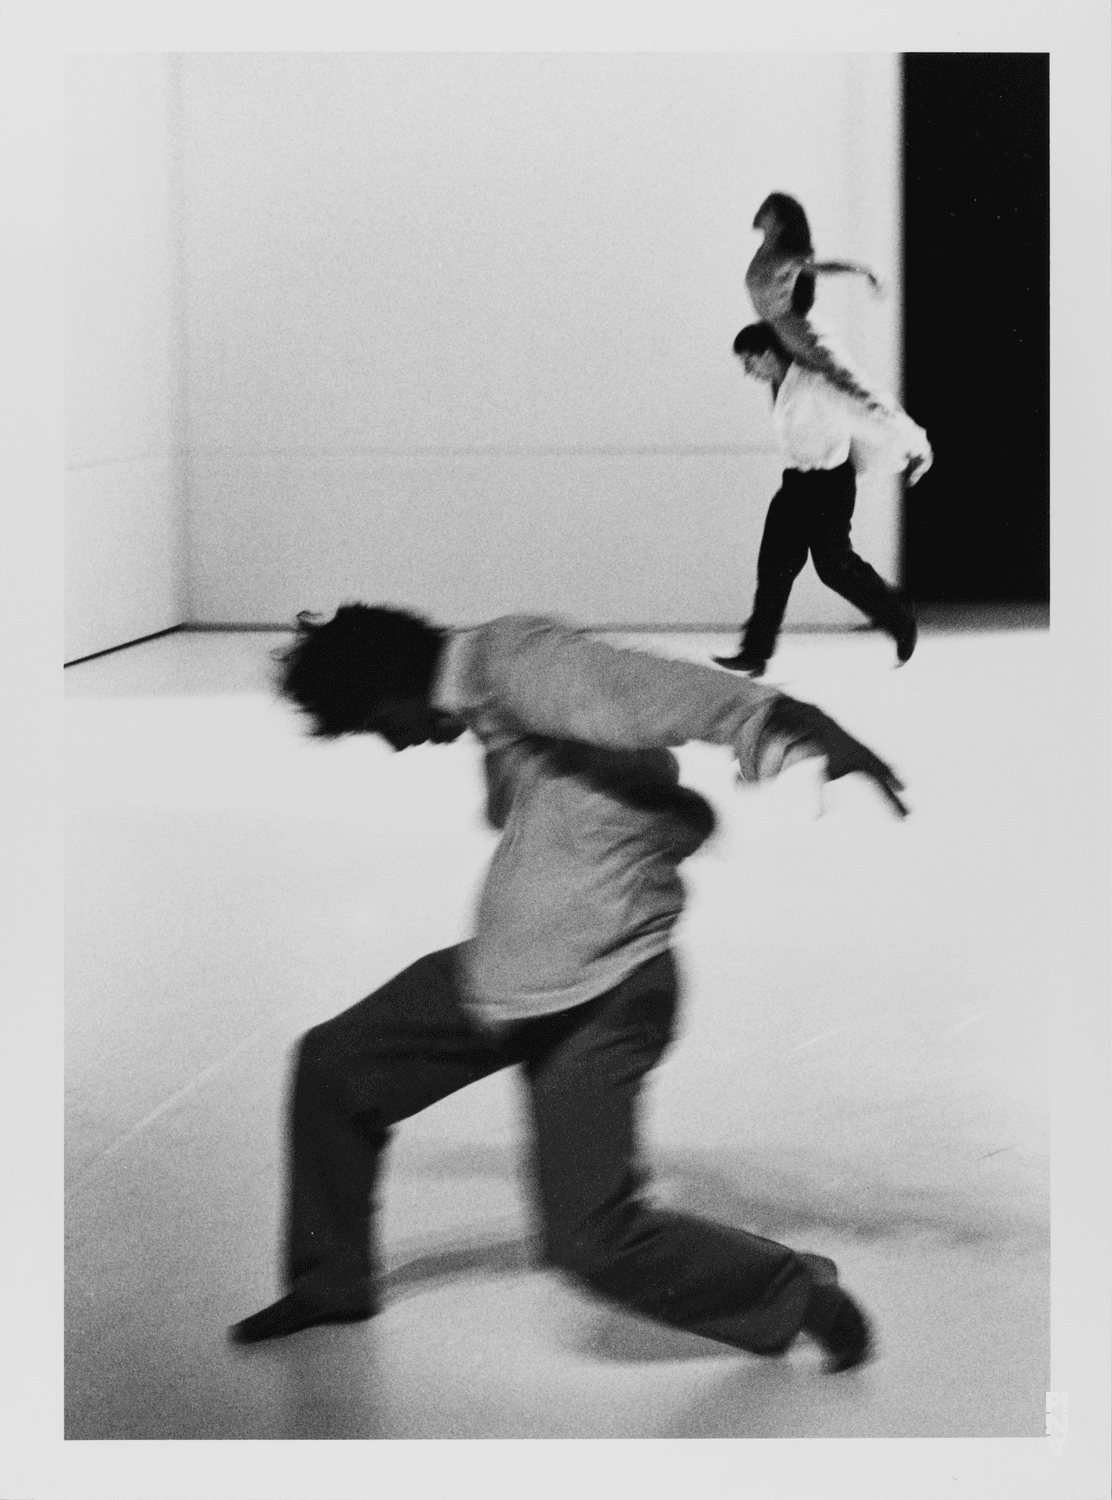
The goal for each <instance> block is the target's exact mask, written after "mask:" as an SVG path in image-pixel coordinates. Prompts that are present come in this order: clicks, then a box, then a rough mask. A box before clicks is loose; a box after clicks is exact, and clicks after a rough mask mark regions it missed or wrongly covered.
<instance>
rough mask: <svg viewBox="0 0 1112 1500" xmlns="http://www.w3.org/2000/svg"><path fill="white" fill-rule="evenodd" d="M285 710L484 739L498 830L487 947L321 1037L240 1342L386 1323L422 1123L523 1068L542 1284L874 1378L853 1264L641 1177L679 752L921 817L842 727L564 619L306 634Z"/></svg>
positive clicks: (679, 893) (353, 617)
mask: <svg viewBox="0 0 1112 1500" xmlns="http://www.w3.org/2000/svg"><path fill="white" fill-rule="evenodd" d="M280 686H281V691H282V692H283V693H284V695H285V696H286V697H287V698H288V699H290V700H291V701H292V702H293V703H295V704H296V705H297V706H298V707H299V708H300V709H301V710H302V711H303V712H304V714H305V715H306V716H307V718H308V723H309V727H310V729H311V732H312V733H313V734H315V735H318V736H322V737H325V738H336V737H338V736H341V735H350V734H378V735H381V736H382V737H383V738H384V739H385V740H386V741H387V742H388V743H389V744H390V745H392V746H393V747H394V749H395V750H404V749H405V748H407V747H409V746H413V745H419V744H424V743H427V742H430V741H431V742H433V743H448V742H450V741H452V740H455V739H456V738H458V737H459V735H460V734H462V733H463V731H464V730H465V729H470V730H471V731H472V733H473V734H474V735H475V736H476V737H477V738H478V740H479V741H480V743H481V744H482V746H483V749H484V751H485V775H486V788H487V814H488V817H489V819H490V822H491V823H492V824H493V825H494V827H496V828H498V829H500V830H501V831H502V837H501V840H500V842H499V844H498V846H497V849H496V851H495V854H494V856H493V859H492V862H491V865H490V868H489V871H488V874H487V876H486V880H485V882H484V885H483V888H482V892H481V895H480V898H479V902H478V911H477V916H476V922H475V928H474V936H473V937H472V938H471V939H470V941H468V942H464V943H461V944H459V945H457V946H454V947H451V948H447V949H444V950H443V951H441V952H437V953H431V954H429V955H427V956H426V957H424V958H421V959H419V960H418V961H417V962H416V963H415V964H413V965H412V966H411V967H409V968H407V969H405V970H404V971H403V972H402V973H401V974H399V975H397V976H396V978H394V979H392V980H390V981H389V982H388V983H387V984H385V985H384V986H383V987H382V988H381V989H379V990H377V991H376V992H375V993H374V994H372V995H370V996H369V997H368V998H367V999H365V1000H362V1001H360V1002H359V1004H357V1005H355V1006H354V1007H352V1008H351V1009H350V1010H347V1011H345V1012H343V1013H342V1014H340V1015H338V1016H336V1017H335V1018H334V1019H332V1020H329V1021H326V1022H324V1023H323V1024H322V1025H319V1026H314V1027H313V1028H312V1029H311V1030H310V1031H309V1032H307V1033H306V1035H305V1036H304V1037H303V1038H302V1040H301V1042H300V1045H299V1047H298V1050H297V1057H296V1066H295V1070H294V1081H293V1093H292V1102H291V1113H290V1119H289V1128H290V1158H289V1163H290V1165H289V1193H288V1201H287V1212H286V1235H285V1253H284V1268H283V1270H284V1280H285V1284H286V1291H285V1295H284V1296H282V1297H281V1298H280V1299H279V1300H278V1301H277V1302H275V1303H273V1304H272V1305H270V1306H269V1307H266V1308H264V1309H262V1311H260V1312H258V1313H256V1314H254V1315H253V1316H251V1317H248V1318H246V1319H244V1320H243V1322H241V1323H237V1324H236V1325H235V1326H234V1328H233V1329H232V1330H231V1336H232V1338H233V1340H234V1341H235V1342H237V1343H241V1344H250V1343H257V1342H259V1341H261V1340H265V1339H271V1338H280V1337H283V1336H285V1335H287V1334H292V1333H296V1332H297V1331H298V1330H299V1329H302V1328H307V1327H309V1326H311V1325H313V1324H316V1323H329V1322H351V1321H357V1320H361V1319H364V1318H369V1317H371V1316H372V1315H373V1314H374V1313H375V1312H376V1311H377V1310H378V1301H377V1285H376V1281H377V1276H376V1258H375V1247H374V1236H373V1223H372V1212H373V1208H374V1205H375V1201H376V1194H377V1191H378V1177H379V1169H380V1163H381V1157H382V1153H383V1150H384V1148H385V1146H386V1144H387V1141H388V1139H389V1137H390V1135H391V1132H392V1131H393V1129H394V1127H395V1126H396V1125H397V1124H398V1122H399V1121H401V1120H404V1119H407V1118H408V1117H409V1116H411V1115H414V1114H416V1113H418V1112H419V1111H420V1110H423V1109H426V1108H428V1106H429V1105H431V1104H435V1103H436V1102H437V1100H439V1099H443V1098H445V1097H446V1096H447V1095H449V1094H451V1093H453V1092H454V1091H455V1090H457V1089H460V1088H463V1087H465V1086H466V1085H467V1084H469V1083H474V1082H475V1081H476V1080H478V1079H480V1078H484V1077H486V1076H487V1075H489V1074H491V1073H493V1072H495V1071H497V1070H499V1069H501V1068H505V1067H509V1066H519V1067H520V1068H522V1070H523V1072H524V1075H525V1081H526V1084H527V1087H528V1092H529V1101H530V1106H531V1119H532V1143H531V1151H530V1165H531V1179H532V1186H533V1190H534V1197H535V1205H536V1210H537V1215H538V1219H539V1226H540V1231H541V1236H540V1238H541V1246H542V1254H543V1260H544V1263H545V1264H547V1265H548V1266H550V1267H553V1268H556V1269H559V1270H560V1271H562V1272H564V1273H566V1274H568V1275H570V1276H571V1277H573V1278H574V1279H576V1280H577V1281H578V1282H579V1283H580V1284H581V1285H583V1286H585V1287H587V1288H589V1289H591V1290H592V1291H593V1292H594V1293H595V1294H596V1295H598V1296H600V1297H603V1298H606V1299H609V1300H611V1301H613V1302H615V1303H617V1304H620V1305H621V1306H623V1307H625V1308H627V1309H629V1310H631V1311H633V1312H635V1313H639V1314H641V1315H643V1316H645V1317H648V1318H653V1319H657V1320H659V1321H660V1322H662V1323H666V1324H670V1325H672V1326H674V1327H678V1328H683V1329H689V1330H692V1331H694V1332H696V1333H699V1334H702V1335H705V1336H706V1337H707V1338H710V1339H717V1340H719V1341H720V1342H723V1343H725V1344H729V1345H733V1346H734V1347H736V1348H740V1349H746V1350H750V1351H753V1352H756V1353H761V1354H769V1355H775V1354H781V1353H783V1352H784V1351H785V1350H786V1349H787V1348H788V1346H789V1345H790V1344H791V1343H792V1341H793V1340H794V1339H795V1338H796V1336H797V1335H798V1334H799V1333H800V1332H801V1331H805V1332H806V1333H808V1334H809V1335H811V1336H812V1337H813V1338H814V1339H816V1340H817V1341H818V1343H819V1344H820V1345H821V1346H822V1347H823V1349H824V1350H825V1351H826V1355H827V1363H828V1367H829V1368H830V1369H832V1370H842V1369H848V1368H850V1367H851V1366H853V1365H856V1364H860V1363H861V1361H862V1360H864V1359H865V1358H866V1356H867V1355H868V1353H869V1349H870V1336H869V1331H868V1327H867V1324H866V1321H865V1318H864V1315H863V1314H862V1312H861V1311H860V1309H859V1308H858V1307H857V1305H856V1304H855V1302H854V1301H853V1299H852V1298H851V1297H850V1296H849V1295H848V1294H847V1293H846V1292H845V1291H843V1290H842V1288H841V1287H840V1286H839V1285H838V1281H837V1272H836V1267H835V1266H834V1263H833V1262H832V1261H830V1260H828V1259H826V1258H825V1257H824V1256H820V1255H809V1254H806V1253H803V1254H797V1253H796V1252H795V1251H794V1250H791V1249H789V1248H788V1247H787V1246H785V1245H780V1244H777V1243H775V1242H773V1241H771V1240H768V1239H764V1238H762V1237H760V1236H757V1235H753V1234H748V1233H746V1232H745V1231H743V1230H740V1229H734V1228H729V1227H727V1226H725V1225H721V1224H718V1223H715V1222H713V1221H711V1220H707V1219H701V1218H697V1217H694V1216H691V1215H687V1214H681V1213H675V1212H672V1211H669V1210H666V1209H663V1208H658V1207H656V1206H654V1205H653V1204H652V1203H651V1202H650V1201H649V1200H648V1199H647V1197H646V1195H645V1186H646V1183H645V1177H644V1173H643V1172H642V1170H641V1168H640V1165H639V1149H638V1111H639V1104H640V1099H641V1093H642V1089H643V1086H644V1082H645V1078H646V1076H647V1074H648V1073H649V1072H650V1070H651V1069H652V1068H653V1067H654V1066H655V1065H656V1063H657V1062H658V1061H659V1059H660V1057H661V1054H662V1053H663V1052H664V1050H665V1049H666V1047H667V1046H668V1045H669V1043H670V1041H671V1039H672V1035H673V1021H674V1015H675V1010H676V1003H677V982H676V972H675V966H674V963H673V958H672V952H671V937H672V929H673V927H674V926H675V923H676V920H677V918H678V917H679V915H680V912H681V910H682V907H683V899H684V895H683V885H682V882H681V880H680V877H679V874H678V870H677V867H678V865H679V864H680V863H681V861H683V860H684V859H685V858H687V856H688V855H690V854H692V853H693V852H694V851H695V850H696V849H697V848H698V847H699V846H700V844H702V843H703V842H704V840H705V839H706V838H707V837H708V835H709V834H710V832H711V830H712V829H713V826H714V813H713V811H712V810H711V808H710V806H709V804H708V803H707V802H706V801H705V800H704V799H703V798H702V797H701V796H699V794H698V793H696V792H694V791H692V790H691V789H689V788H686V787H683V786H681V785H680V784H679V773H678V765H677V761H676V758H675V756H674V755H673V754H672V753H671V749H670V748H669V747H675V746H679V745H682V744H684V743H685V742H686V741H688V740H702V741H705V742H707V743H710V744H716V745H724V746H728V747H730V749H731V750H732V751H733V753H734V756H735V757H736V761H737V766H738V771H739V773H740V776H741V778H742V779H743V780H745V781H759V780H762V779H765V778H768V777H770V776H774V775H776V774H777V773H778V771H780V770H781V769H783V767H784V766H785V765H787V764H789V763H791V762H792V761H794V760H797V759H801V758H805V757H810V756H817V757H822V758H823V760H824V761H825V775H826V777H827V778H828V779H836V778H838V777H842V776H847V775H850V774H852V773H860V774H861V775H863V776H865V777H867V778H869V779H870V781H871V782H872V783H873V784H874V785H875V786H876V788H877V789H878V790H879V791H880V793H881V794H882V795H883V796H884V797H885V798H886V799H887V801H888V803H889V805H890V807H891V808H892V809H893V810H894V811H895V812H896V813H898V814H900V815H901V816H902V815H904V814H905V813H906V808H905V807H904V805H903V803H902V801H901V799H900V796H899V793H900V791H901V790H902V787H901V784H900V782H899V781H898V779H897V778H896V776H895V774H894V772H893V771H892V770H891V768H890V767H889V766H887V765H886V764H885V763H884V762H883V761H882V760H880V759H879V757H877V756H876V755H874V754H873V752H872V751H871V750H869V749H867V748H866V747H865V746H864V745H862V744H860V743H859V742H858V741H857V740H855V739H854V738H853V737H852V736H851V735H849V734H847V733H846V732H845V731H844V730H843V729H841V728H840V727H839V726H838V725H837V724H836V723H835V722H834V721H833V720H832V719H830V718H828V717H827V715H826V714H824V713H823V712H821V710H819V709H817V708H815V707H813V706H812V705H810V704H807V703H801V702H798V701H796V700H794V699H792V698H789V697H786V696H785V695H783V694H780V693H777V692H775V691H773V690H772V689H770V688H768V687H765V686H763V685H761V684H757V683H752V682H749V681H748V680H747V679H735V678H731V677H728V676H726V675H725V674H724V673H721V672H717V671H715V670H714V669H712V668H710V667H703V666H698V665H695V664H692V663H688V662H680V661H669V660H664V659H662V658H659V657H655V656H650V655H647V654H645V653H642V652H637V651H629V650H618V649H616V648H614V647H612V646H610V645H608V644H606V643H605V642H603V641H600V640H598V639H596V638H594V637H592V636H590V635H588V634H587V633H586V632H584V631H582V630H579V629H575V628H573V627H571V626H569V625H566V624H563V623H561V622H559V621H556V620H553V619H549V618H544V617H533V616H506V617H504V618H501V619H498V620H495V621H493V622H491V623H489V624H486V625H482V626H479V627H477V628H474V629H468V630H459V631H448V630H444V629H440V628H438V627H436V626H434V625H432V624H429V623H428V622H426V621H424V620H423V619H420V618H419V617H417V616H415V615H412V614H410V613H408V612H407V611H402V610H395V609H384V608H376V607H368V606H366V605H362V604H350V605H344V606H343V607H341V608H340V609H339V610H338V611H337V613H336V615H335V616H334V618H332V619H331V620H328V621H325V622H319V623H318V622H317V621H316V620H315V619H314V617H312V616H309V615H306V614H303V615H301V616H299V621H298V630H297V635H296V638H295V640H294V642H293V644H292V645H291V646H290V647H289V649H288V650H287V651H285V653H284V655H283V657H282V667H281V683H280Z"/></svg>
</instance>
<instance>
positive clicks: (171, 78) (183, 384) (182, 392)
mask: <svg viewBox="0 0 1112 1500" xmlns="http://www.w3.org/2000/svg"><path fill="white" fill-rule="evenodd" d="M182 65H183V57H182V54H181V53H180V52H171V53H168V54H167V58H166V69H167V125H168V131H169V153H168V154H169V163H170V234H171V266H172V271H171V275H172V293H171V295H172V298H173V308H174V315H173V327H174V338H173V347H172V350H171V359H172V361H173V371H172V377H171V389H172V391H173V397H172V400H173V419H172V430H173V440H174V455H173V489H174V506H175V519H176V525H177V569H176V571H177V578H176V591H177V612H178V614H179V615H180V617H181V618H180V620H179V624H183V625H184V624H187V623H188V621H189V619H190V616H191V614H192V612H193V559H192V548H193V525H192V493H191V491H192V486H191V482H190V481H191V475H190V442H189V399H188V398H189V357H188V353H189V337H188V326H189V325H188V293H187V278H186V229H185V106H184V90H183V83H182Z"/></svg>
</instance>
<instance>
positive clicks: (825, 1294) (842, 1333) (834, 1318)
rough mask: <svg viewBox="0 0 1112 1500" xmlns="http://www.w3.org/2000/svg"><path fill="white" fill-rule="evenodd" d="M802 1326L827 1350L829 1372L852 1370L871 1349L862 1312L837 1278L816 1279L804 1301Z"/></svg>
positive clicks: (870, 1336)
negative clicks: (805, 1301) (805, 1307)
mask: <svg viewBox="0 0 1112 1500" xmlns="http://www.w3.org/2000/svg"><path fill="white" fill-rule="evenodd" d="M803 1328H804V1331H805V1332H806V1333H809V1334H810V1335H811V1337H812V1338H813V1339H815V1340H816V1341H817V1342H818V1343H819V1344H821V1345H822V1347H823V1349H824V1350H825V1351H826V1368H827V1370H828V1371H829V1372H830V1374H832V1375H833V1374H836V1373H837V1372H838V1371H841V1370H852V1369H853V1368H854V1367H855V1366H856V1365H860V1364H864V1362H865V1361H866V1360H867V1359H869V1358H870V1356H871V1355H872V1353H873V1338H872V1334H871V1333H870V1331H869V1325H868V1323H867V1322H866V1320H865V1314H864V1313H863V1312H862V1311H861V1309H860V1308H859V1307H858V1305H857V1303H856V1302H855V1301H854V1300H853V1298H852V1297H851V1296H850V1295H849V1293H848V1292H844V1291H843V1290H842V1288H841V1287H840V1286H838V1284H837V1282H833V1281H816V1283H815V1285H814V1287H813V1288H812V1289H811V1295H810V1297H809V1298H808V1301H807V1311H806V1313H805V1314H804V1317H803Z"/></svg>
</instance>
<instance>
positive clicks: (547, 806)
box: [433, 615, 783, 1025]
mask: <svg viewBox="0 0 1112 1500" xmlns="http://www.w3.org/2000/svg"><path fill="white" fill-rule="evenodd" d="M778 696H779V695H778V694H777V693H776V692H775V690H774V689H771V688H767V687H762V686H761V685H760V684H758V683H755V682H752V681H750V680H749V679H748V678H746V677H729V676H727V675H726V674H725V673H723V672H717V671H715V670H713V669H712V668H710V667H701V666H697V665H694V664H692V663H688V662H681V661H670V660H666V659H663V658H661V657H656V656H650V655H648V654H646V653H644V652H639V651H629V650H619V649H617V648H615V647H613V646H610V645H608V644H607V643H605V642H604V641H600V640H598V639H596V638H593V637H591V636H590V635H588V634H587V633H586V632H585V631H582V630H578V629H575V628H572V627H570V626H568V625H565V624H562V623H561V622H559V621H557V620H553V619H548V618H543V617H538V616H522V615H510V616H505V617H503V618H501V619H497V620H494V621H492V622H490V623H489V624H487V625H482V626H479V627H477V628H475V629H472V630H464V631H459V632H457V633H455V634H454V635H452V636H451V637H450V638H449V640H448V643H447V645H446V647H445V652H444V656H443V658H442V661H441V665H440V669H439V671H438V675H437V680H436V683H435V684H434V690H433V702H434V704H435V705H436V706H437V707H440V708H444V709H447V710H449V711H451V712H453V713H455V714H457V715H458V716H459V717H460V718H462V719H463V720H464V721H465V722H466V724H467V725H468V727H469V728H470V729H471V730H472V731H473V733H474V734H475V735H476V737H477V738H478V739H479V740H480V742H481V743H482V745H483V748H484V750H485V768H486V777H487V812H488V816H489V817H490V821H491V822H492V823H493V825H494V826H495V827H496V828H499V829H501V832H502V837H501V839H500V841H499V843H498V847H497V849H496V851H495V854H494V857H493V860H492V861H491V865H490V869H489V872H488V874H487V878H486V881H485V883H484V885H483V889H482V892H481V895H480V897H479V903H478V913H477V917H476V923H475V932H474V936H473V937H472V939H471V940H470V942H468V943H467V944H465V946H464V968H465V974H464V981H465V990H466V994H467V998H468V1003H469V1005H470V1007H471V1008H472V1010H473V1012H474V1013H475V1014H476V1016H477V1017H478V1018H479V1019H480V1020H482V1021H484V1022H488V1023H491V1024H495V1025H496V1024H498V1023H499V1022H500V1021H509V1020H514V1019H520V1018H523V1017H528V1016H536V1015H543V1014H546V1013H549V1012H552V1011H558V1010H564V1009H567V1008H568V1007H570V1006H573V1005H579V1004H581V1003H583V1002H584V1001H586V1000H590V999H593V998H594V997H595V996H596V995H599V994H602V993H603V992H604V991H606V990H608V989H611V988H613V986H615V985H616V984H618V983H620V982H621V980H622V979H624V978H625V977H626V975H628V974H629V973H631V972H632V971H633V970H634V969H635V968H637V967H638V966H639V965H640V964H642V963H644V962H645V961H646V960H648V959H650V958H652V957H654V956H655V955H657V954H658V953H660V952H662V951H663V950H664V949H665V948H667V947H668V944H669V940H670V935H671V931H672V928H673V926H674V925H675V922H676V919H677V918H678V916H679V914H680V912H681V910H682V908H683V885H682V883H681V880H680V877H679V874H678V871H677V866H678V865H679V863H680V862H681V861H682V860H683V859H685V858H686V857H687V856H688V855H689V854H691V853H693V852H694V850H695V849H697V848H698V847H699V845H700V844H701V843H702V842H703V840H704V838H705V837H706V836H707V834H708V833H709V832H710V829H711V827H712V826H713V813H711V811H710V809H709V807H708V805H707V804H706V803H705V802H704V801H703V799H702V798H701V797H699V796H698V795H697V794H696V793H694V792H691V791H689V790H688V789H686V788H682V787H680V786H679V784H678V776H679V773H678V765H677V762H676V758H675V756H674V755H672V754H671V753H670V750H669V747H674V746H679V745H682V744H684V743H686V742H687V741H688V740H703V741H706V742H708V743H710V744H716V745H728V746H730V747H731V749H732V750H733V752H734V755H735V757H736V760H737V765H738V770H739V773H740V775H741V777H742V779H744V780H746V781H757V780H760V779H763V778H764V777H766V776H768V775H773V774H775V773H776V771H778V770H779V769H781V766H782V763H783V746H782V745H780V746H778V745H776V744H773V743H770V741H771V740H772V739H773V736H771V735H768V734H764V733H763V732H762V731H763V726H764V722H765V720H766V718H767V717H768V711H769V709H770V708H771V706H772V704H773V703H774V702H775V701H776V699H777V698H778Z"/></svg>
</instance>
